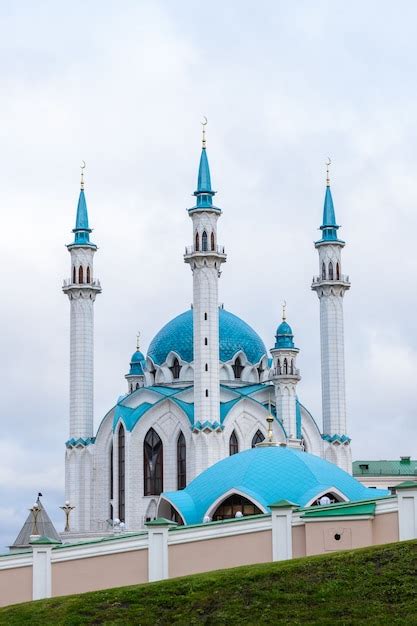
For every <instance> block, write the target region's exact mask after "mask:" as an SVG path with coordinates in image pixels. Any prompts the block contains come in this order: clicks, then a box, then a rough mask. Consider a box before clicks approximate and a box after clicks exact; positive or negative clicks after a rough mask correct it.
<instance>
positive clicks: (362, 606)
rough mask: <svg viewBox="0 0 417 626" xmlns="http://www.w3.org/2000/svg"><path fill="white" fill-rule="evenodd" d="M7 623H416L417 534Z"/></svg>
mask: <svg viewBox="0 0 417 626" xmlns="http://www.w3.org/2000/svg"><path fill="white" fill-rule="evenodd" d="M0 624H5V625H6V624H7V626H11V625H13V624H19V626H20V625H21V624H54V625H57V624H65V626H67V625H73V624H135V625H137V626H139V625H143V626H147V625H152V626H153V625H157V624H163V625H165V624H167V625H168V624H169V625H171V624H181V625H182V624H183V625H186V626H189V625H190V626H191V625H192V624H227V625H229V624H239V625H241V624H256V625H257V626H262V625H263V624H308V625H311V624H337V625H339V624H340V625H343V624H346V625H349V626H350V625H351V624H378V626H379V625H380V624H417V542H416V541H409V542H403V543H397V544H390V545H386V546H378V547H374V548H366V549H363V550H352V551H349V552H340V553H337V554H332V555H323V556H316V557H308V558H303V559H297V560H293V561H286V562H281V563H267V564H262V565H251V566H246V567H239V568H236V569H229V570H222V571H216V572H211V573H208V574H199V575H196V576H188V577H185V578H177V579H174V580H169V581H163V582H158V583H151V584H146V585H138V586H134V587H121V588H118V589H109V590H106V591H96V592H92V593H86V594H82V595H77V596H67V597H64V598H53V599H51V600H40V601H38V602H30V603H27V604H20V605H14V606H11V607H6V608H3V609H0Z"/></svg>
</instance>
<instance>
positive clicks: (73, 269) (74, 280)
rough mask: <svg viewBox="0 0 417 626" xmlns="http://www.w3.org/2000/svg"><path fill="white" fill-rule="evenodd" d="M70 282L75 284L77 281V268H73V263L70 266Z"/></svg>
mask: <svg viewBox="0 0 417 626" xmlns="http://www.w3.org/2000/svg"><path fill="white" fill-rule="evenodd" d="M72 282H73V283H74V284H75V283H76V282H77V270H76V269H75V265H74V267H73V268H72Z"/></svg>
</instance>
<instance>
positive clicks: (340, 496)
mask: <svg viewBox="0 0 417 626" xmlns="http://www.w3.org/2000/svg"><path fill="white" fill-rule="evenodd" d="M323 496H328V497H329V498H330V499H331V500H333V501H334V502H349V498H347V497H346V496H345V494H344V493H343V492H342V491H340V489H338V488H337V487H327V489H323V490H322V491H319V493H317V494H316V495H315V496H313V497H312V498H311V499H310V500H309V501H308V502H307V504H305V505H304V506H305V507H307V506H316V505H317V504H320V502H319V501H320V498H323Z"/></svg>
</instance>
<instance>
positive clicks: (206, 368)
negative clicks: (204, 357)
mask: <svg viewBox="0 0 417 626" xmlns="http://www.w3.org/2000/svg"><path fill="white" fill-rule="evenodd" d="M204 369H205V370H206V372H208V363H206V367H205V368H204Z"/></svg>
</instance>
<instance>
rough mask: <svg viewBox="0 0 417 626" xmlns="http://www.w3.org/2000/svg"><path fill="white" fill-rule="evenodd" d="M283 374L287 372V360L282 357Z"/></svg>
mask: <svg viewBox="0 0 417 626" xmlns="http://www.w3.org/2000/svg"><path fill="white" fill-rule="evenodd" d="M283 374H284V375H285V374H288V361H287V359H284V372H283Z"/></svg>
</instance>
